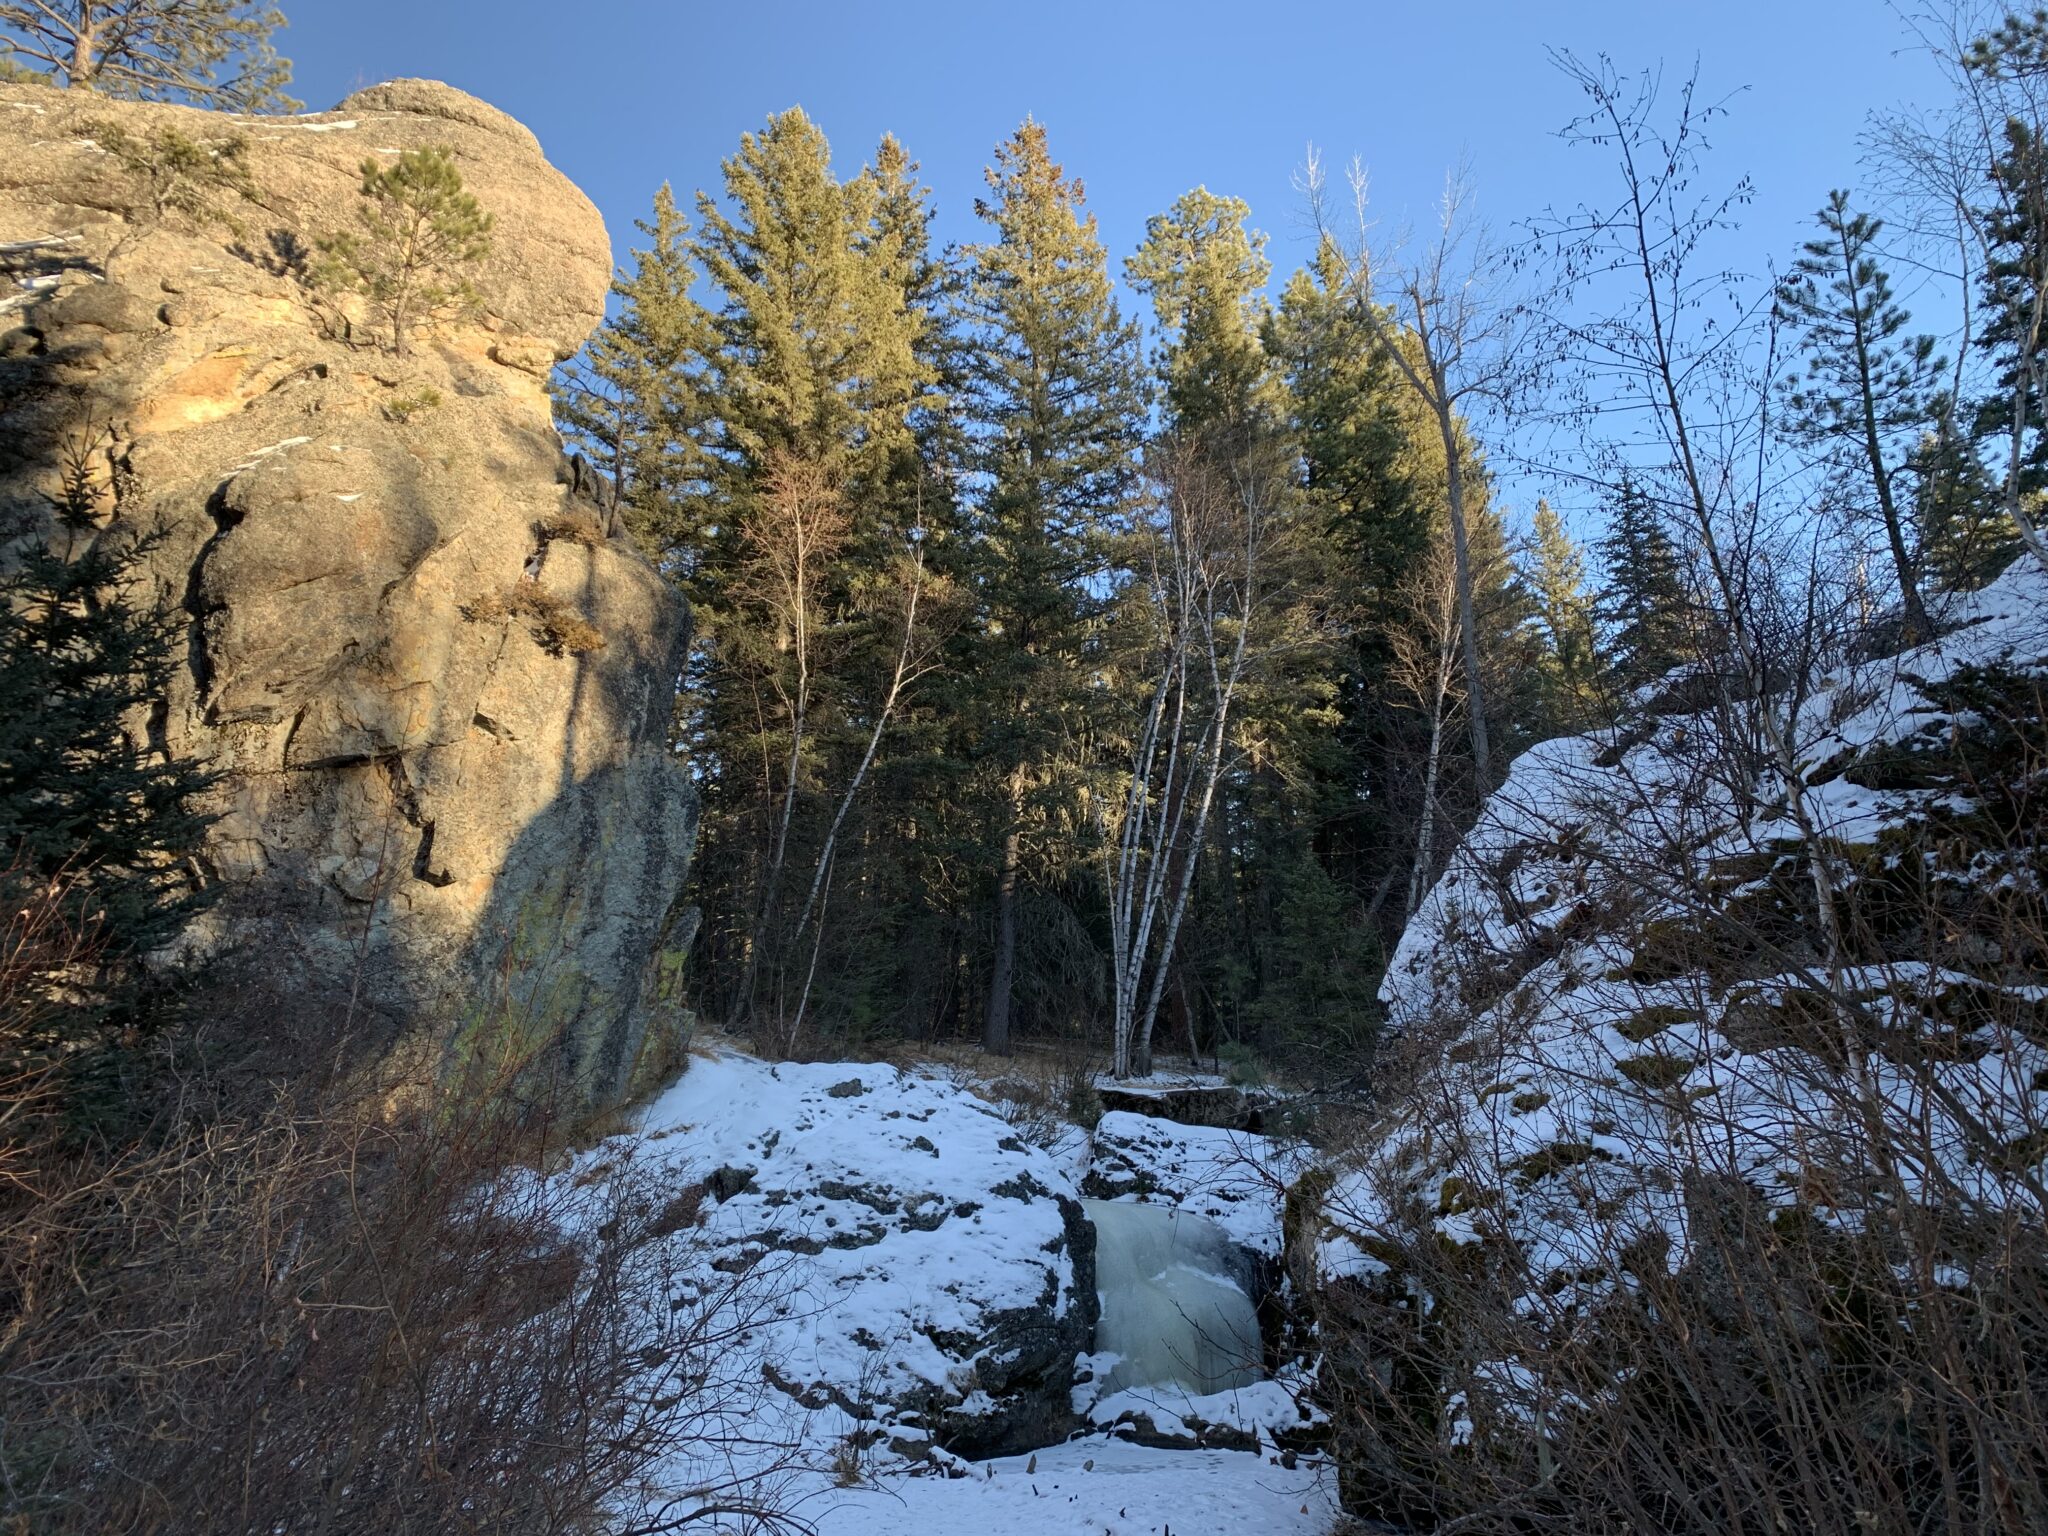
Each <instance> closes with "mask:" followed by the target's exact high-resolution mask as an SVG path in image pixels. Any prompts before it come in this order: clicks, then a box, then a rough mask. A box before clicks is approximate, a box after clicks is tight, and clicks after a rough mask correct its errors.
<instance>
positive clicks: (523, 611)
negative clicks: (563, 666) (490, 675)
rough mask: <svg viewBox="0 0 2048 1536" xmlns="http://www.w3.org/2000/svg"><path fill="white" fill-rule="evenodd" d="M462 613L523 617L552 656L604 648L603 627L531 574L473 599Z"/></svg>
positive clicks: (474, 617) (476, 617)
mask: <svg viewBox="0 0 2048 1536" xmlns="http://www.w3.org/2000/svg"><path fill="white" fill-rule="evenodd" d="M462 616H463V617H464V618H466V619H469V620H470V621H471V622H473V623H495V622H497V621H499V620H502V619H520V620H523V621H524V622H525V624H526V627H527V631H528V633H530V634H531V635H532V636H533V638H534V641H535V643H536V644H538V645H539V646H540V647H541V649H542V650H544V651H546V652H547V653H548V654H549V655H551V656H563V655H569V656H581V655H583V654H585V653H586V652H589V651H601V650H603V649H604V644H605V639H604V633H603V631H601V630H600V629H599V628H598V627H597V626H596V625H595V624H593V623H591V622H590V620H588V619H586V618H584V617H583V615H582V614H580V613H578V612H577V611H576V608H575V605H574V604H573V603H570V602H568V601H567V600H566V599H564V598H561V597H558V596H556V595H555V594H554V593H552V592H550V591H549V590H548V589H547V588H546V587H544V586H542V585H541V584H540V583H539V582H537V581H535V580H534V579H533V578H532V577H530V576H523V577H521V578H520V579H519V580H518V581H515V582H514V583H513V584H512V585H511V586H509V587H507V588H506V589H505V590H504V591H503V592H487V593H485V594H484V595H483V596H482V597H479V598H476V599H474V600H472V601H471V602H470V603H468V604H467V605H466V606H465V607H464V608H463V610H462Z"/></svg>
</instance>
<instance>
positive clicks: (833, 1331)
mask: <svg viewBox="0 0 2048 1536" xmlns="http://www.w3.org/2000/svg"><path fill="white" fill-rule="evenodd" d="M1110 1118H1112V1119H1114V1120H1116V1121H1118V1122H1120V1124H1119V1126H1117V1127H1113V1129H1117V1130H1119V1134H1118V1136H1117V1137H1116V1141H1117V1145H1118V1148H1119V1152H1118V1154H1117V1156H1116V1158H1115V1159H1114V1162H1115V1166H1116V1170H1117V1172H1118V1173H1119V1174H1120V1175H1129V1174H1133V1173H1135V1172H1137V1171H1138V1170H1139V1169H1140V1168H1143V1169H1144V1170H1145V1172H1146V1175H1147V1182H1148V1185H1156V1186H1157V1187H1156V1188H1153V1189H1152V1190H1151V1193H1152V1196H1153V1197H1154V1198H1156V1199H1157V1200H1158V1202H1159V1203H1161V1204H1165V1205H1167V1206H1169V1207H1180V1206H1187V1207H1189V1208H1190V1209H1196V1210H1199V1209H1203V1208H1205V1207H1207V1206H1209V1205H1211V1204H1212V1203H1213V1204H1214V1206H1215V1209H1216V1214H1217V1215H1218V1216H1219V1217H1221V1218H1223V1220H1224V1221H1225V1222H1226V1223H1228V1224H1229V1225H1230V1226H1231V1228H1232V1229H1233V1230H1232V1231H1231V1234H1230V1235H1231V1237H1233V1238H1234V1239H1235V1240H1237V1241H1239V1242H1244V1243H1247V1244H1248V1245H1249V1246H1250V1247H1252V1248H1253V1249H1254V1250H1255V1251H1259V1252H1270V1251H1271V1249H1272V1248H1273V1247H1274V1246H1275V1245H1276V1240H1277V1232H1278V1222H1277V1203H1276V1202H1277V1184H1276V1183H1275V1182H1274V1179H1275V1172H1276V1154H1275V1153H1274V1151H1273V1147H1272V1145H1271V1144H1268V1143H1266V1142H1265V1141H1264V1139H1263V1138H1259V1137H1243V1136H1235V1135H1232V1134H1231V1133H1227V1132H1216V1131H1203V1130H1189V1129H1188V1128H1185V1127H1177V1126H1174V1127H1165V1128H1164V1129H1163V1130H1161V1131H1159V1132H1158V1134H1148V1127H1150V1126H1153V1125H1156V1124H1157V1123H1156V1122H1149V1121H1147V1120H1145V1119H1144V1118H1143V1117H1140V1116H1135V1115H1123V1116H1116V1117H1110ZM1075 1135H1076V1138H1077V1144H1076V1145H1074V1146H1072V1147H1068V1148H1064V1149H1062V1150H1063V1151H1064V1153H1065V1155H1064V1156H1062V1155H1058V1154H1057V1153H1048V1152H1046V1151H1044V1150H1042V1149H1041V1148H1039V1147H1036V1146H1033V1145H1031V1144H1030V1143H1028V1142H1027V1141H1025V1140H1024V1139H1022V1138H1021V1137H1020V1136H1019V1135H1017V1134H1016V1133H1015V1132H1014V1130H1013V1128H1012V1127H1011V1126H1010V1125H1009V1124H1008V1123H1007V1122H1006V1121H1005V1120H1004V1119H1003V1117H1002V1115H1001V1114H1000V1113H999V1111H998V1109H997V1108H995V1107H994V1106H992V1105H990V1104H989V1103H986V1102H984V1101H983V1099H982V1098H980V1097H978V1096H977V1095H976V1093H975V1092H973V1091H971V1087H970V1085H967V1084H963V1083H962V1082H960V1081H958V1080H957V1079H956V1078H954V1077H952V1076H951V1075H949V1074H947V1073H945V1072H944V1071H943V1070H936V1069H935V1070H933V1071H930V1072H920V1071H916V1070H910V1071H905V1070H902V1069H899V1068H896V1067H891V1066H878V1065H874V1064H868V1063H861V1064H853V1063H825V1064H782V1065H771V1064H769V1063H766V1062H763V1061H759V1060H756V1059H754V1058H752V1057H748V1056H744V1055H741V1054H738V1053H736V1052H730V1051H727V1052H722V1053H714V1054H710V1055H704V1056H699V1057H698V1058H697V1059H695V1060H693V1062H692V1063H691V1065H690V1068H689V1070H688V1071H687V1072H686V1073H685V1074H684V1075H683V1077H682V1078H681V1079H680V1080H678V1081H677V1082H676V1083H675V1084H674V1085H673V1086H672V1087H670V1088H669V1089H668V1090H666V1091H665V1092H664V1093H662V1094H661V1095H659V1096H658V1097H657V1098H656V1099H655V1100H654V1101H653V1102H652V1103H650V1104H649V1105H648V1106H647V1107H646V1108H645V1109H644V1110H643V1111H642V1112H641V1114H640V1116H639V1118H638V1124H637V1125H636V1127H635V1128H634V1130H633V1132H631V1133H630V1134H628V1135H626V1136H622V1137H619V1138H615V1139H614V1140H612V1141H609V1142H606V1143H602V1144H600V1145H598V1146H597V1147H595V1148H593V1149H591V1150H590V1151H589V1152H587V1153H585V1154H584V1155H583V1156H582V1157H581V1158H580V1159H579V1160H578V1162H577V1164H576V1166H575V1167H574V1168H573V1169H571V1170H569V1172H568V1173H567V1174H566V1175H565V1176H566V1177H569V1178H572V1179H574V1180H575V1181H577V1184H578V1187H586V1188H590V1189H593V1190H596V1189H599V1188H601V1187H603V1186H604V1183H605V1181H606V1179H607V1177H608V1176H610V1175H612V1174H614V1173H615V1172H618V1171H619V1170H623V1169H630V1176H631V1178H632V1180H634V1181H635V1183H634V1188H635V1189H636V1190H643V1191H644V1192H645V1193H644V1194H643V1195H642V1196H641V1197H640V1198H642V1199H644V1200H645V1201H647V1202H650V1208H651V1209H655V1210H659V1209H661V1208H662V1207H663V1206H664V1205H665V1204H667V1203H668V1202H671V1201H673V1202H675V1205H676V1209H677V1211H678V1212H679V1215H678V1218H677V1220H676V1221H675V1223H674V1225H673V1229H672V1230H670V1229H669V1228H667V1227H666V1226H665V1227H664V1229H663V1230H664V1235H663V1236H661V1237H660V1238H659V1240H658V1241H657V1242H656V1243H655V1244H654V1245H653V1247H654V1249H655V1250H659V1251H654V1252H650V1255H649V1262H650V1264H651V1265H652V1266H653V1268H654V1269H655V1271H656V1272H657V1273H659V1274H660V1275H661V1276H662V1279H663V1285H662V1290H661V1291H660V1292H659V1295H661V1296H663V1297H672V1298H673V1299H672V1300H671V1301H668V1302H667V1303H665V1304H666V1305H668V1306H672V1307H676V1308H682V1309H688V1308H690V1307H693V1306H695V1307H700V1308H701V1307H724V1308H726V1309H727V1310H728V1311H729V1312H730V1313H732V1314H733V1316H734V1318H735V1319H736V1320H735V1321H734V1322H732V1323H730V1324H728V1326H727V1328H726V1331H725V1333H724V1334H723V1335H722V1342H721V1344H720V1346H719V1351H718V1353H719V1358H718V1359H717V1360H716V1361H715V1362H714V1363H713V1366H712V1371H713V1375H714V1376H715V1377H716V1379H717V1380H718V1382H719V1383H720V1384H721V1386H722V1387H723V1388H724V1389H725V1394H726V1395H725V1400H724V1401H723V1402H722V1404H721V1405H720V1406H719V1408H718V1410H717V1417H716V1420H715V1422H713V1423H711V1424H710V1426H709V1427H710V1428H711V1429H712V1430H713V1431H714V1433H713V1434H711V1435H710V1436H709V1437H707V1438H706V1439H705V1440H704V1441H702V1442H700V1443H697V1444H694V1445H692V1446H689V1447H686V1448H681V1449H679V1450H678V1451H677V1453H676V1454H675V1455H674V1457H673V1458H672V1459H671V1460H670V1461H668V1462H667V1463H665V1464H664V1465H663V1466H661V1467H660V1468H658V1469H657V1470H656V1475H655V1477H654V1478H653V1479H652V1483H651V1486H650V1487H649V1488H648V1489H647V1490H646V1497H647V1499H648V1500H649V1507H650V1508H653V1507H657V1506H666V1507H667V1509H668V1512H669V1513H670V1514H674V1513H678V1512H680V1511H681V1510H682V1509H685V1508H688V1507H689V1506H690V1504H691V1503H692V1501H693V1500H696V1501H699V1502H710V1503H733V1504H744V1503H747V1502H749V1501H751V1500H754V1499H757V1498H758V1499H761V1500H762V1501H763V1502H765V1503H766V1504H767V1505H768V1506H770V1507H773V1508H775V1509H778V1510H780V1511H783V1512H785V1513H786V1514H787V1515H789V1516H790V1517H791V1518H792V1519H793V1520H794V1521H796V1522H800V1525H795V1526H791V1527H789V1528H790V1529H801V1528H804V1527H808V1528H810V1529H812V1530H815V1531H816V1532H818V1533H819V1536H875V1533H888V1536H899V1533H900V1536H951V1533H959V1536H1010V1533H1018V1536H1022V1533H1027V1532H1028V1533H1031V1536H1041V1533H1047V1536H1057V1533H1066V1532H1072V1533H1075V1536H1081V1533H1086V1536H1105V1533H1108V1536H1170V1533H1176V1532H1177V1533H1180V1536H1204V1533H1217V1536H1223V1533H1231V1536H1238V1533H1243V1536H1324V1533H1326V1532H1328V1531H1330V1530H1331V1529H1332V1528H1333V1526H1334V1524H1335V1522H1336V1520H1337V1509H1336V1504H1335V1493H1334V1482H1333V1479H1332V1476H1331V1474H1330V1473H1329V1471H1328V1470H1327V1468H1325V1467H1322V1466H1321V1465H1320V1464H1319V1462H1318V1461H1317V1460H1316V1459H1315V1458H1313V1457H1308V1456H1303V1457H1299V1458H1297V1456H1296V1454H1295V1453H1294V1452H1293V1451H1290V1450H1285V1449H1283V1447H1282V1445H1281V1444H1280V1439H1282V1438H1288V1437H1289V1435H1290V1432H1293V1434H1296V1435H1298V1433H1299V1431H1300V1429H1301V1427H1302V1422H1303V1420H1302V1415H1301V1413H1300V1411H1299V1409H1298V1408H1297V1407H1296V1405H1295V1396H1296V1389H1297V1388H1298V1385H1299V1384H1298V1383H1292V1384H1282V1383H1278V1382H1271V1381H1260V1382H1254V1383H1252V1384H1251V1385H1249V1386H1246V1387H1241V1388H1238V1389H1236V1390H1234V1391H1231V1392H1221V1393H1213V1394H1209V1395H1207V1396H1190V1395H1189V1394H1187V1393H1185V1392H1181V1391H1163V1390H1160V1389H1156V1388H1143V1389H1137V1390H1131V1391H1124V1392H1119V1393H1117V1394H1115V1395H1114V1396H1111V1397H1106V1398H1105V1397H1101V1395H1100V1394H1101V1392H1102V1387H1101V1384H1100V1378H1101V1372H1100V1367H1101V1366H1102V1364H1103V1360H1102V1358H1101V1357H1097V1356H1094V1355H1092V1354H1091V1353H1090V1350H1091V1346H1092V1343H1093V1340H1092V1337H1091V1336H1090V1334H1089V1332H1088V1330H1087V1327H1086V1325H1085V1320H1086V1317H1087V1315H1088V1314H1087V1312H1086V1311H1085V1310H1084V1309H1083V1308H1082V1307H1080V1306H1079V1305H1077V1303H1078V1302H1079V1298H1078V1297H1077V1296H1076V1294H1075V1290H1074V1286H1075V1279H1076V1276H1075V1266H1074V1261H1073V1257H1072V1252H1073V1250H1072V1246H1071V1245H1072V1241H1073V1239H1074V1237H1075V1231H1074V1224H1075V1223H1076V1222H1080V1221H1083V1220H1084V1218H1083V1217H1082V1215H1081V1211H1082V1207H1081V1203H1080V1199H1079V1195H1080V1192H1081V1191H1080V1183H1081V1180H1082V1177H1083V1175H1084V1173H1085V1171H1086V1169H1087V1167H1088V1155H1089V1148H1088V1147H1087V1145H1086V1143H1085V1138H1083V1136H1082V1133H1080V1132H1079V1131H1076V1133H1075ZM622 1176H623V1175H622ZM1125 1198H1136V1196H1135V1194H1134V1193H1133V1194H1127V1195H1126V1196H1125ZM1084 1231H1085V1229H1084ZM1219 1236H1220V1234H1219ZM755 1275H762V1276H765V1277H766V1279H765V1280H764V1281H763V1282H762V1284H761V1285H760V1286H759V1287H756V1286H754V1284H753V1280H752V1277H753V1276H755ZM656 1310H657V1311H659V1310H660V1308H659V1307H657V1308H656ZM681 1315H684V1316H687V1315H689V1313H688V1312H687V1310H685V1311H684V1312H682V1313H681ZM1091 1378H1093V1379H1092V1380H1091ZM1048 1403H1051V1404H1053V1405H1054V1406H1053V1407H1052V1408H1051V1410H1050V1411H1048V1410H1047V1407H1046V1405H1047V1404H1048ZM1062 1415H1064V1418H1062ZM1133 1415H1135V1416H1137V1417H1138V1419H1139V1420H1141V1421H1142V1426H1143V1427H1142V1433H1144V1435H1145V1437H1146V1438H1147V1439H1148V1440H1149V1439H1153V1438H1154V1437H1169V1438H1178V1439H1182V1440H1184V1441H1185V1442H1186V1444H1185V1445H1184V1446H1181V1447H1174V1448H1157V1447H1156V1446H1146V1445H1138V1444H1135V1443H1132V1441H1131V1439H1130V1436H1131V1435H1132V1434H1133V1433H1134V1431H1138V1430H1139V1427H1140V1426H1139V1424H1137V1423H1134V1422H1132V1416H1133ZM1055 1421H1058V1422H1055ZM1120 1421H1121V1422H1120ZM1048 1425H1049V1426H1050V1430H1049V1434H1048V1438H1054V1439H1057V1438H1058V1436H1059V1435H1060V1434H1062V1433H1071V1434H1072V1435H1073V1437H1074V1438H1072V1439H1070V1440H1068V1441H1067V1442H1066V1443H1063V1444H1053V1445H1051V1446H1046V1447H1043V1448H1040V1449H1037V1450H1036V1451H1025V1452H1023V1453H1022V1454H1017V1455H1005V1456H999V1457H995V1458H993V1459H988V1460H980V1461H967V1460H963V1459H961V1457H960V1456H958V1455H955V1454H953V1453H952V1452H951V1451H949V1450H947V1449H941V1448H940V1447H947V1446H950V1447H959V1446H961V1445H963V1444H966V1445H971V1444H972V1443H973V1442H975V1441H976V1440H977V1439H979V1440H980V1441H981V1442H982V1443H983V1444H984V1445H985V1446H989V1447H992V1448H996V1449H1000V1448H1002V1446H1003V1445H1004V1444H1010V1445H1015V1444H1017V1441H1016V1439H1015V1438H1014V1434H1015V1433H1018V1432H1021V1433H1022V1434H1024V1435H1025V1436H1027V1437H1028V1436H1030V1434H1031V1433H1032V1430H1033V1428H1034V1427H1037V1428H1039V1429H1040V1431H1041V1432H1046V1431H1045V1426H1048ZM1219 1436H1221V1437H1223V1440H1224V1443H1225V1444H1228V1445H1231V1446H1241V1445H1248V1444H1249V1445H1256V1446H1257V1449H1256V1450H1250V1449H1236V1448H1231V1449H1225V1448H1221V1447H1220V1446H1219V1445H1218V1443H1217V1441H1218V1437H1219ZM1006 1437H1008V1438H1006ZM1276 1437H1277V1438H1276ZM1197 1441H1202V1442H1204V1443H1203V1446H1202V1448H1193V1447H1194V1445H1195V1442H1197ZM1023 1443H1024V1444H1027V1445H1028V1444H1030V1443H1032V1442H1031V1440H1030V1439H1029V1438H1026V1439H1025V1440H1024V1442H1023ZM692 1490H704V1492H700V1493H693V1492H692ZM678 1498H680V1500H681V1503H680V1505H678V1504H672V1503H670V1502H669V1501H671V1500H675V1499H678ZM696 1528H697V1529H702V1530H706V1531H731V1532H735V1533H738V1532H753V1533H758V1532H760V1531H761V1529H762V1528H761V1527H760V1526H758V1525H757V1524H754V1523H752V1522H751V1521H750V1519H749V1518H748V1517H746V1516H732V1517H725V1518H723V1519H707V1520H704V1521H701V1522H699V1523H698V1525H697V1526H696Z"/></svg>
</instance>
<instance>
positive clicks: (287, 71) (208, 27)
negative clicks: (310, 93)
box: [0, 0, 299, 112]
mask: <svg viewBox="0 0 2048 1536" xmlns="http://www.w3.org/2000/svg"><path fill="white" fill-rule="evenodd" d="M284 24H285V22H284V14H283V12H281V11H279V10H278V8H277V7H276V6H274V5H271V4H269V3H267V0H0V63H7V62H11V61H13V60H16V59H27V60H29V61H31V63H32V64H33V65H34V66H37V67H40V68H41V69H44V70H47V71H48V72H49V73H51V74H54V75H62V76H63V77H64V83H65V84H66V85H67V86H70V87H73V88H80V87H82V88H84V89H87V90H95V91H103V92H105V93H106V94H107V95H109V96H123V97H128V98H131V99H137V100H142V101H184V102H189V103H191V104H192V105H193V106H199V107H224V108H227V109H229V110H230V111H236V112H264V111H272V112H293V111H297V110H298V107H299V103H298V102H296V101H294V100H292V98H291V97H289V96H287V95H285V94H284V87H285V86H286V85H287V84H288V83H290V81H291V76H292V69H291V61H290V60H288V59H280V58H279V57H278V56H277V53H276V51H275V50H274V49H273V48H272V47H271V44H270V35H271V34H272V33H273V32H275V31H276V30H277V29H278V28H279V27H282V26H283V25H284Z"/></svg>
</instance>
